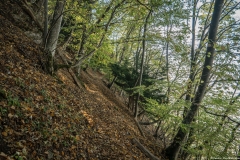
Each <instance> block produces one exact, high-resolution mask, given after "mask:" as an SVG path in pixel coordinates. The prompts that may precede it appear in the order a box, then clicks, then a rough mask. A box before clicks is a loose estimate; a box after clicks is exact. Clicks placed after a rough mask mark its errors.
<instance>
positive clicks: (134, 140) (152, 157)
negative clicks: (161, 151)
mask: <svg viewBox="0 0 240 160" xmlns="http://www.w3.org/2000/svg"><path fill="white" fill-rule="evenodd" d="M132 144H133V145H136V146H137V147H138V148H139V149H140V150H141V151H142V152H143V153H144V154H145V155H146V156H147V157H148V158H150V159H151V160H160V159H159V158H158V157H156V156H154V155H153V154H152V153H151V152H150V151H149V150H148V149H147V148H145V147H144V146H143V145H142V144H141V143H140V142H139V141H138V140H137V139H136V138H133V139H132Z"/></svg>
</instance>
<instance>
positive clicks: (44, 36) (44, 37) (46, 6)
mask: <svg viewBox="0 0 240 160" xmlns="http://www.w3.org/2000/svg"><path fill="white" fill-rule="evenodd" d="M47 33H48V0H45V1H44V29H43V37H42V38H43V39H42V44H43V46H44V48H45V46H46V39H47Z"/></svg>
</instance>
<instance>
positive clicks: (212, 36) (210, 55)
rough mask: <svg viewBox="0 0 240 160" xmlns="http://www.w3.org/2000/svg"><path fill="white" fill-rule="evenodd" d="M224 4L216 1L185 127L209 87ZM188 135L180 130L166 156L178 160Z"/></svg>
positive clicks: (194, 114) (191, 120)
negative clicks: (201, 68) (201, 67)
mask: <svg viewBox="0 0 240 160" xmlns="http://www.w3.org/2000/svg"><path fill="white" fill-rule="evenodd" d="M223 2H224V0H216V1H215V5H214V11H213V15H212V20H211V25H210V29H209V35H208V46H207V51H206V56H205V61H204V66H203V71H202V75H201V80H200V82H201V83H200V84H199V86H198V89H197V92H196V94H195V97H194V100H193V102H192V103H191V107H190V110H189V111H188V113H187V114H186V117H184V119H183V121H182V124H183V125H185V126H186V125H189V124H191V123H192V122H193V120H194V117H195V116H196V113H197V111H198V109H199V105H200V103H201V102H202V99H203V96H204V93H205V90H206V87H207V85H208V80H209V76H210V73H211V69H212V66H213V59H214V52H215V47H214V45H215V43H216V35H217V30H218V24H219V19H220V15H221V12H222V7H223ZM187 134H188V131H187V130H185V129H184V128H182V127H180V128H179V130H178V133H177V134H176V136H175V137H174V140H173V142H172V144H171V145H170V146H169V147H168V148H167V149H166V150H165V155H166V156H167V157H168V158H169V159H170V160H176V159H177V158H178V155H179V151H180V149H181V147H182V145H183V144H182V143H183V142H184V141H185V139H186V136H187Z"/></svg>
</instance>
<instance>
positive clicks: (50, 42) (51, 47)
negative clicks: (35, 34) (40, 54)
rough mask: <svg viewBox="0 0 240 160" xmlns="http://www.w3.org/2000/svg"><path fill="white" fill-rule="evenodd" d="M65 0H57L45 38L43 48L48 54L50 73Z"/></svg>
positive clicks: (52, 67)
mask: <svg viewBox="0 0 240 160" xmlns="http://www.w3.org/2000/svg"><path fill="white" fill-rule="evenodd" d="M65 2H66V1H65V0H57V2H56V6H55V10H54V15H53V20H52V23H51V26H50V29H49V34H48V35H47V38H46V46H45V50H46V51H47V54H48V64H49V65H48V67H49V72H50V73H51V74H53V73H54V56H55V52H56V48H57V42H58V37H59V33H60V29H61V23H62V17H63V9H64V5H65Z"/></svg>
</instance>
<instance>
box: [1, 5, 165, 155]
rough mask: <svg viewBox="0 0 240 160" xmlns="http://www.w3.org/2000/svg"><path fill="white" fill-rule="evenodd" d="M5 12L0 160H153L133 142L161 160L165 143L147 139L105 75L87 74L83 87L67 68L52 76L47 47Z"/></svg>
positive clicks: (2, 51)
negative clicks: (46, 65) (43, 60)
mask: <svg viewBox="0 0 240 160" xmlns="http://www.w3.org/2000/svg"><path fill="white" fill-rule="evenodd" d="M1 11H2V10H1ZM1 13H2V12H0V26H1V27H0V43H1V44H0V160H1V159H18V160H21V159H27V160H31V159H32V160H38V159H39V160H40V159H41V160H43V159H44V160H45V159H49V160H50V159H63V160H66V159H74V160H76V159H111V160H112V159H127V160H131V159H136V160H146V159H148V158H147V157H146V156H145V155H144V154H143V153H142V152H141V151H140V150H139V148H137V146H135V145H133V144H132V139H133V138H136V139H137V140H139V141H140V142H141V143H142V144H143V145H144V146H145V147H146V148H148V149H149V150H150V151H151V152H152V153H153V154H154V155H155V156H158V157H159V158H161V154H160V153H161V146H160V145H159V143H156V141H155V139H154V138H153V137H152V136H151V135H149V134H148V132H147V130H144V132H145V133H146V137H143V136H141V134H140V132H139V130H138V128H137V125H136V123H135V121H134V118H133V116H132V114H131V113H130V111H129V110H128V109H127V107H126V105H125V104H124V102H123V101H122V99H121V98H119V97H118V96H117V95H115V94H114V92H113V91H111V90H109V89H108V88H107V87H106V84H105V83H104V82H103V79H104V75H103V74H102V73H100V72H95V71H93V70H91V69H87V70H86V71H85V72H84V71H82V72H81V78H80V81H81V86H82V87H78V86H77V85H76V84H75V82H74V80H73V78H72V76H71V75H70V74H69V71H68V70H67V69H60V70H58V71H57V73H56V75H55V76H50V75H49V74H47V73H46V72H45V71H44V70H43V66H42V64H41V58H42V56H43V52H42V51H41V48H40V47H39V46H38V45H37V44H35V43H34V42H33V40H32V39H30V38H28V37H27V36H26V35H25V34H24V32H23V30H22V29H21V28H19V25H18V26H16V25H15V24H14V23H15V22H14V23H13V22H12V21H11V19H10V18H9V17H4V16H2V15H3V14H1ZM57 56H58V55H57ZM104 81H106V80H105V79H104Z"/></svg>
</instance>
